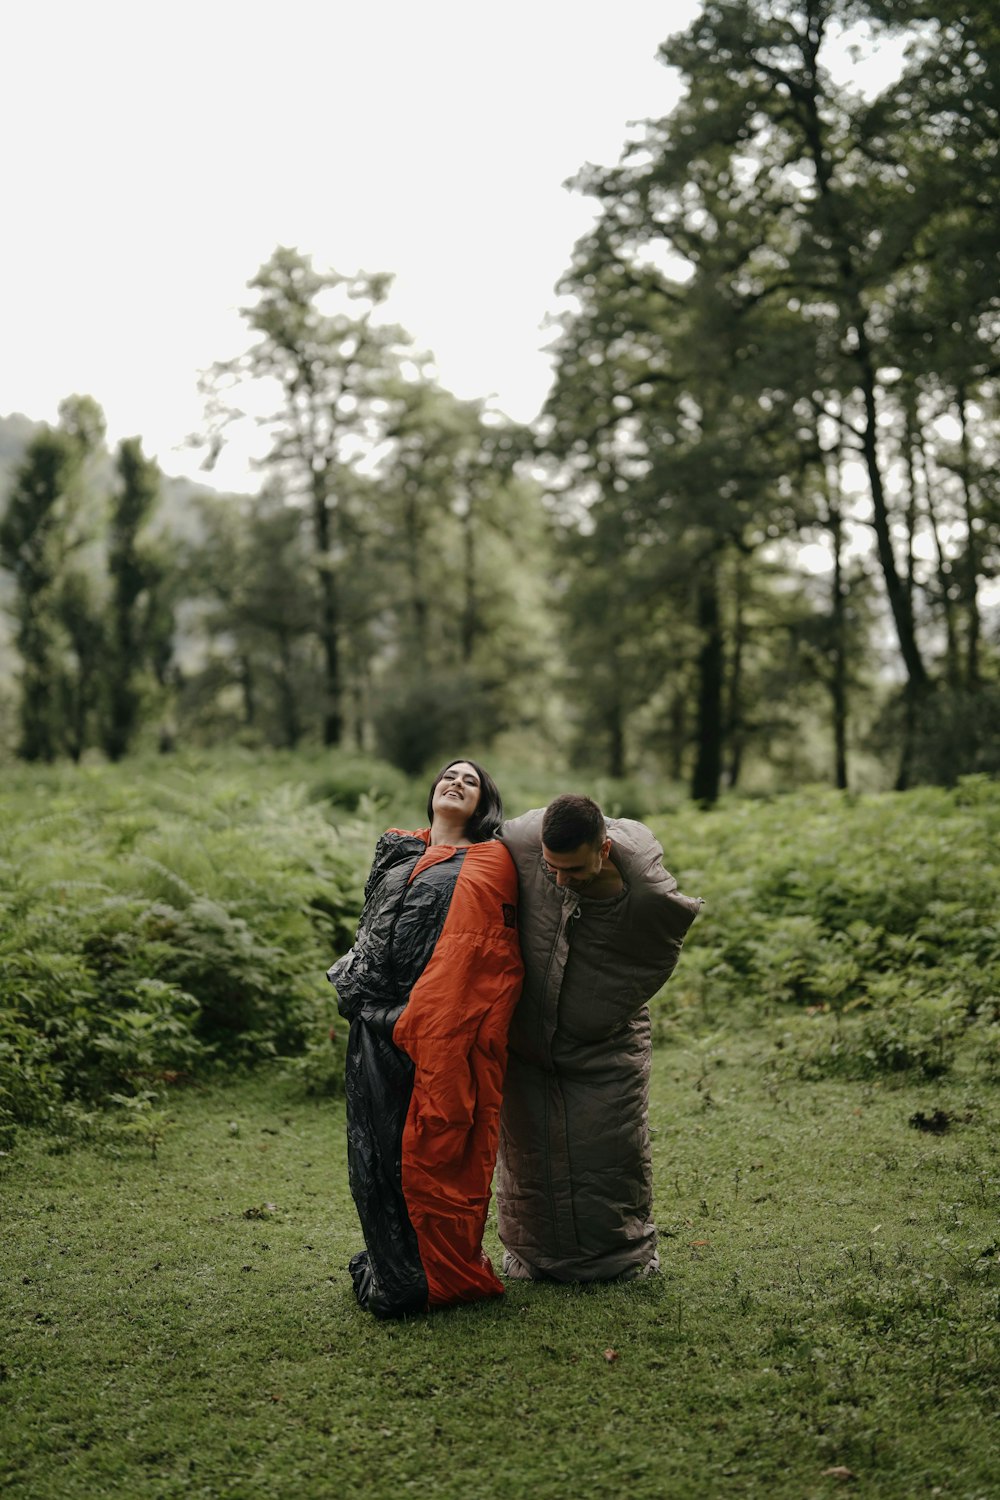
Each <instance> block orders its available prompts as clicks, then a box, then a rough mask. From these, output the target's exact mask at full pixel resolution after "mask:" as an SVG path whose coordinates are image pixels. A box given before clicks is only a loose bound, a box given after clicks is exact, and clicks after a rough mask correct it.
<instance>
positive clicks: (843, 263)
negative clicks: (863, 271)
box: [800, 58, 928, 693]
mask: <svg viewBox="0 0 1000 1500" xmlns="http://www.w3.org/2000/svg"><path fill="white" fill-rule="evenodd" d="M813 63H815V58H813ZM800 97H801V100H802V104H803V116H802V126H803V131H804V134H805V137H806V142H807V146H808V150H809V154H810V156H811V158H812V162H813V168H814V171H815V173H816V186H817V190H818V194H819V201H820V206H821V209H822V216H823V219H824V221H825V224H824V227H825V232H826V234H827V235H828V236H829V239H830V243H831V244H832V246H833V250H834V257H833V258H834V267H835V270H836V273H837V276H838V278H839V282H840V294H841V302H842V305H843V308H844V311H845V313H846V315H847V320H848V323H849V325H850V328H851V332H852V333H853V335H854V348H853V350H852V351H851V354H852V357H853V361H854V365H855V367H856V370H857V379H858V385H859V386H860V389H861V395H862V400H863V404H864V413H865V422H864V430H863V432H862V434H861V439H862V449H863V452H864V459H865V467H866V469H867V471H868V484H869V489H870V491H871V500H872V512H873V525H874V530H875V540H876V544H877V549H878V559H879V565H880V567H881V569H882V577H883V579H884V581H885V590H886V595H887V597H888V600H889V609H890V611H891V613H892V618H893V623H894V624H895V627H896V636H897V639H898V641H899V649H900V654H901V656H902V658H903V664H904V666H905V668H906V675H907V679H908V681H909V683H910V685H911V687H913V688H914V689H915V690H916V691H917V692H918V693H919V692H921V691H922V690H923V689H924V688H926V687H927V686H928V677H927V672H926V669H925V668H924V663H923V659H922V657H921V654H920V648H919V646H918V644H917V637H916V631H915V629H914V623H913V610H912V607H911V600H910V598H909V595H908V593H907V590H906V587H905V585H904V583H903V581H902V580H901V579H900V576H899V573H898V570H897V568H896V558H895V554H894V552H893V547H892V533H891V528H890V524H889V510H888V505H887V502H886V495H885V486H884V484H883V482H882V470H881V468H880V465H879V456H878V402H877V397H876V379H875V361H874V357H873V355H872V348H871V339H870V336H869V332H868V319H867V316H866V314H865V309H864V302H863V299H862V296H861V285H860V280H859V277H858V274H857V271H856V269H855V265H854V258H853V256H852V254H851V249H850V244H849V242H848V237H847V235H846V234H845V233H844V229H843V226H842V224H841V222H840V211H839V206H838V204H837V200H836V194H835V192H834V189H833V168H832V165H831V163H830V160H829V158H828V156H827V153H826V148H825V145H824V142H823V126H822V122H821V117H820V110H819V101H818V98H817V92H816V87H815V68H813V73H812V78H811V80H810V87H809V88H808V90H806V89H803V90H802V91H801V96H800Z"/></svg>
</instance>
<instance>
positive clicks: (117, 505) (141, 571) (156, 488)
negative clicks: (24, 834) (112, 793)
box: [103, 438, 160, 761]
mask: <svg viewBox="0 0 1000 1500" xmlns="http://www.w3.org/2000/svg"><path fill="white" fill-rule="evenodd" d="M117 468H118V486H117V489H116V492H115V494H114V495H113V497H112V501H111V513H110V522H109V528H108V572H109V574H110V577H111V599H110V604H109V616H110V620H109V625H110V628H109V641H110V652H109V659H108V668H107V712H106V720H105V725H104V735H103V739H104V749H105V751H106V753H107V755H108V758H109V759H110V760H113V761H116V760H120V759H121V758H122V756H123V755H124V754H125V753H126V751H127V750H128V749H129V747H130V746H131V744H132V741H133V739H134V736H135V732H136V729H137V726H138V721H139V710H140V703H141V693H140V688H139V679H140V674H141V673H142V671H143V669H144V667H145V666H146V664H147V662H148V661H149V659H150V657H151V654H152V645H153V643H152V641H151V640H149V639H148V638H147V636H148V634H149V630H148V627H149V623H150V621H151V620H153V619H155V618H156V611H155V606H154V605H153V601H152V593H153V589H154V588H155V586H156V584H157V583H158V582H159V580H160V570H159V567H158V564H157V560H156V558H155V557H154V556H153V554H152V553H151V552H150V551H149V550H148V547H147V546H146V545H145V544H144V539H143V535H142V533H143V530H144V528H145V527H146V526H147V525H148V523H149V521H150V520H151V518H152V516H153V513H154V511H155V508H156V504H157V501H158V499H159V494H160V472H159V469H158V468H157V466H156V464H155V463H154V462H153V460H151V459H148V458H146V457H145V455H144V454H143V451H142V443H141V440H140V439H139V438H126V439H125V440H124V441H123V442H122V443H121V445H120V446H119V449H118V458H117Z"/></svg>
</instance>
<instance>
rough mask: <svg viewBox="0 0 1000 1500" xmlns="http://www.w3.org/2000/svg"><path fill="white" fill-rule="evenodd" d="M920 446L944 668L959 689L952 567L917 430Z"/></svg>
mask: <svg viewBox="0 0 1000 1500" xmlns="http://www.w3.org/2000/svg"><path fill="white" fill-rule="evenodd" d="M917 448H918V452H919V454H920V459H921V466H922V468H923V473H924V501H925V504H926V507H927V522H928V525H929V526H930V529H931V537H932V538H933V541H934V567H935V572H936V574H937V591H938V598H939V600H940V604H941V612H942V615H943V617H944V630H945V672H946V675H947V680H948V686H949V687H950V688H952V689H957V688H959V687H960V686H961V683H962V669H961V664H960V662H959V652H958V628H957V625H956V621H955V602H954V600H953V598H952V587H953V579H952V571H951V564H950V563H949V561H948V559H947V558H946V557H945V555H944V545H943V543H942V541H941V527H940V525H939V523H938V517H937V508H936V506H935V503H934V500H933V489H934V485H933V478H932V475H931V468H930V462H929V459H928V456H927V448H926V444H925V443H924V440H923V436H922V434H918V437H917Z"/></svg>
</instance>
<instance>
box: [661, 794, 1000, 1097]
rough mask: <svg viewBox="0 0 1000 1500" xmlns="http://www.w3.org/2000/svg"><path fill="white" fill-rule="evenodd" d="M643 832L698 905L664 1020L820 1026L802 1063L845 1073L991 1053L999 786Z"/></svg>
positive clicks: (797, 805)
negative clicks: (701, 906)
mask: <svg viewBox="0 0 1000 1500" xmlns="http://www.w3.org/2000/svg"><path fill="white" fill-rule="evenodd" d="M652 823H653V826H654V828H655V829H656V830H657V832H658V833H659V834H660V836H661V838H662V840H663V843H664V848H665V850H666V862H667V865H668V867H669V868H670V869H672V870H673V872H674V874H676V875H677V877H678V880H679V883H680V885H681V888H682V889H684V890H686V891H688V892H689V893H690V894H692V895H703V896H705V897H706V898H707V905H706V907H705V910H704V911H703V913H702V915H701V916H700V918H699V919H698V921H697V922H696V923H695V924H694V927H693V928H692V929H691V933H690V936H689V938H688V940H687V944H686V946H685V953H684V957H683V960H682V962H681V966H680V968H679V969H678V972H677V975H676V976H675V977H674V979H673V980H672V981H671V984H670V986H668V988H667V990H666V991H665V992H664V996H663V998H662V1000H661V1001H660V1008H661V1010H665V1011H669V1010H670V1008H671V1007H674V1008H675V1009H677V1010H682V1009H685V1008H686V1009H688V1010H691V1009H694V1010H697V1011H700V1012H701V1013H704V1014H705V1015H706V1017H708V1018H714V1019H717V1018H718V1017H719V1016H720V1015H725V1014H730V1015H731V1014H733V1013H734V1012H735V1013H742V1014H744V1015H746V1014H750V1015H752V1014H753V1013H754V1012H757V1013H758V1014H759V1013H761V1012H764V1013H771V1012H778V1011H780V1010H782V1009H784V1008H786V1007H794V1008H796V1009H797V1010H800V1011H802V1012H808V1013H810V1014H813V1015H815V1016H816V1017H817V1018H819V1019H820V1020H822V1019H823V1018H828V1020H829V1026H830V1027H832V1028H834V1030H833V1034H832V1035H830V1036H827V1035H825V1034H824V1042H823V1045H822V1046H821V1047H820V1049H819V1053H816V1051H815V1049H814V1048H813V1047H812V1046H810V1047H807V1049H806V1053H805V1065H806V1066H807V1067H809V1068H814V1069H815V1068H819V1067H820V1066H822V1067H823V1068H825V1069H826V1070H828V1071H829V1070H834V1071H840V1072H850V1073H852V1074H853V1076H873V1075H874V1074H876V1073H885V1074H891V1073H892V1072H894V1071H898V1070H901V1069H907V1070H911V1071H913V1070H915V1071H917V1072H918V1073H920V1074H922V1075H923V1076H933V1075H934V1074H935V1072H941V1071H944V1070H946V1069H947V1068H948V1067H949V1066H950V1065H951V1062H952V1060H953V1058H954V1056H955V1054H956V1051H957V1049H958V1048H959V1047H961V1046H963V1045H964V1039H966V1038H968V1041H969V1044H970V1048H971V1051H972V1053H973V1054H976V1049H977V1047H979V1050H980V1052H982V1053H983V1055H984V1056H985V1052H983V1047H985V1045H986V1044H985V1043H983V1047H980V1044H979V1041H978V1040H977V1038H981V1036H982V1034H983V1033H984V1032H985V1031H986V1029H987V1028H989V1027H990V1026H991V1025H995V1023H996V1019H997V1016H998V1014H1000V921H998V916H997V913H998V905H1000V903H998V889H1000V864H998V853H997V851H998V849H1000V785H998V784H997V783H995V782H992V781H989V780H988V779H987V778H985V777H971V778H967V779H965V780H963V781H960V782H959V784H958V786H957V787H955V788H954V789H952V790H950V791H946V790H942V789H936V788H924V789H921V790H919V791H914V792H908V793H904V794H901V795H882V796H872V797H864V798H855V797H851V796H844V795H839V794H836V793H832V792H816V793H813V794H809V795H806V794H796V795H794V796H791V797H787V798H782V799H773V800H770V801H754V802H743V801H736V800H733V801H730V802H728V803H725V802H724V803H723V804H722V805H721V806H720V807H719V808H718V809H716V810H714V811H712V812H707V813H704V812H698V811H697V810H695V809H692V808H683V807H682V808H679V809H678V810H676V811H675V813H674V814H673V815H672V816H671V818H670V821H669V823H667V822H665V820H663V819H654V820H652ZM977 1055H978V1054H977ZM818 1057H822V1058H823V1061H822V1064H820V1062H819V1061H818Z"/></svg>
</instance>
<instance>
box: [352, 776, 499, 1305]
mask: <svg viewBox="0 0 1000 1500" xmlns="http://www.w3.org/2000/svg"><path fill="white" fill-rule="evenodd" d="M427 817H428V820H429V824H430V826H429V827H428V828H425V829H422V830H421V831H419V832H417V833H406V832H403V831H401V830H400V829H398V828H390V829H389V831H388V832H387V833H384V834H383V835H382V837H381V838H380V839H379V841H378V845H377V847H376V849H375V859H374V862H373V864H372V868H371V872H370V873H369V876H368V881H367V884H366V886H365V906H364V911H363V912H362V914H361V921H360V923H359V924H358V933H357V937H356V939H355V942H354V947H353V948H352V949H351V950H350V952H349V953H347V954H345V956H344V957H343V958H341V959H339V960H338V961H337V962H336V963H335V964H334V965H333V967H332V968H331V969H330V971H329V974H328V975H327V977H328V978H329V979H330V981H331V982H332V983H333V984H334V985H336V988H337V1001H338V1005H339V1008H340V1012H341V1015H343V1016H346V1017H348V1018H349V1019H350V1022H351V1033H350V1039H349V1041H348V1044H347V1069H346V1086H347V1161H348V1172H349V1176H350V1183H351V1192H352V1194H353V1195H354V1202H355V1204H356V1205H357V1209H358V1215H359V1217H360V1219H361V1228H362V1231H363V1233H364V1237H365V1245H366V1247H367V1248H366V1249H365V1250H363V1251H361V1252H360V1254H358V1255H355V1256H354V1257H353V1259H352V1260H351V1263H350V1272H351V1276H352V1277H353V1280H354V1291H355V1295H356V1296H357V1299H358V1301H359V1302H360V1304H361V1306H362V1307H367V1308H370V1310H371V1311H372V1312H373V1313H374V1314H375V1316H376V1317H382V1318H387V1317H399V1316H401V1315H402V1314H404V1313H412V1312H421V1311H423V1310H425V1309H426V1308H428V1307H440V1306H444V1305H446V1304H447V1303H451V1302H471V1301H475V1300H476V1299H478V1298H480V1297H492V1296H496V1295H497V1294H498V1293H500V1292H502V1291H503V1286H502V1283H501V1282H500V1280H499V1279H498V1277H497V1276H496V1274H495V1273H494V1270H493V1267H492V1266H491V1265H490V1262H489V1260H488V1258H487V1256H486V1255H485V1254H484V1252H483V1248H482V1241H483V1229H484V1227H485V1224H486V1210H487V1206H488V1204H489V1199H490V1182H491V1180H492V1177H493V1166H494V1162H495V1160H496V1153H497V1140H498V1134H499V1118H500V1097H501V1088H502V1085H503V1075H504V1068H505V1066H506V1061H507V1027H508V1024H509V1022H510V1017H511V1013H512V1011H513V1009H514V1006H515V1004H516V1003H517V999H518V996H519V994H520V992H521V978H522V972H523V971H522V965H521V953H520V948H519V946H518V941H517V876H516V874H515V871H514V866H513V863H512V861H511V858H510V855H509V854H508V853H507V850H506V849H505V848H504V846H503V844H501V843H499V842H498V840H497V834H498V832H499V830H500V824H501V823H502V821H503V806H502V803H501V801H500V793H499V792H498V791H497V788H496V786H495V785H494V783H493V781H492V780H491V778H490V777H489V776H488V775H487V774H486V772H485V771H484V770H483V768H482V767H481V766H478V765H476V763H475V761H471V760H457V761H452V762H451V763H450V764H449V765H447V766H445V768H444V770H443V771H441V772H440V773H439V775H438V776H437V777H436V778H435V780H434V783H433V785H432V787H431V790H430V796H429V798H428V802H427Z"/></svg>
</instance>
